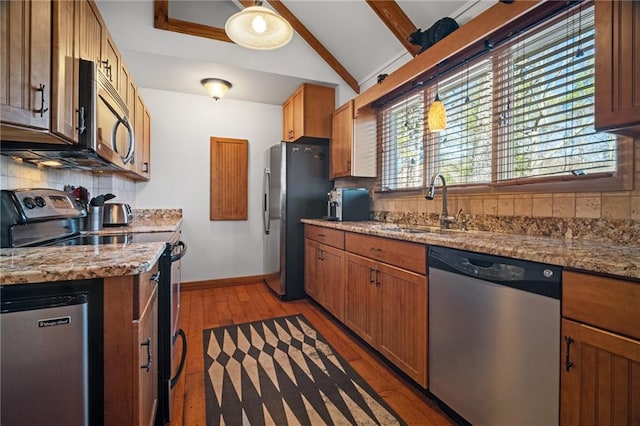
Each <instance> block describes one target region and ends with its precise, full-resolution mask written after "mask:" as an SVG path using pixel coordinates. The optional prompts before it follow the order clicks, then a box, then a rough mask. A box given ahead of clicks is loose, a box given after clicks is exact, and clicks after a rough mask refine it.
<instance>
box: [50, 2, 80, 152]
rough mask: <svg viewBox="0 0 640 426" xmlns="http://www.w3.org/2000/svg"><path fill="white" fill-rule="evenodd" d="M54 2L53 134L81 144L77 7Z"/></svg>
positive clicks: (75, 4)
mask: <svg viewBox="0 0 640 426" xmlns="http://www.w3.org/2000/svg"><path fill="white" fill-rule="evenodd" d="M77 5H78V3H76V2H72V1H54V2H53V60H52V66H51V86H52V87H51V90H52V92H51V131H52V132H53V133H55V134H57V135H60V136H62V137H64V138H65V139H67V140H69V141H71V142H76V143H77V142H78V133H77V130H76V127H77V123H78V120H77V119H78V114H79V112H78V79H79V74H78V55H77V52H76V46H77V42H76V37H77V35H78V34H77V32H76V25H75V23H76V21H75V18H76V6H77Z"/></svg>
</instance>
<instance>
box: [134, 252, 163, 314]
mask: <svg viewBox="0 0 640 426" xmlns="http://www.w3.org/2000/svg"><path fill="white" fill-rule="evenodd" d="M156 274H158V264H157V263H156V265H155V266H154V267H153V269H151V270H150V271H149V272H145V273H143V274H140V275H138V278H137V279H138V283H137V284H138V285H136V286H135V287H134V288H135V290H134V291H135V292H137V294H135V293H134V297H133V318H134V319H139V318H140V315H141V314H142V311H143V310H144V307H145V306H146V305H147V303H148V302H149V298H150V297H151V295H152V294H153V290H154V288H155V287H156V285H157V284H158V277H159V275H156Z"/></svg>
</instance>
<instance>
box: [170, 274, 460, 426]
mask: <svg viewBox="0 0 640 426" xmlns="http://www.w3.org/2000/svg"><path fill="white" fill-rule="evenodd" d="M298 313H301V314H302V315H304V316H305V318H307V320H308V321H309V322H310V323H311V324H312V325H313V327H314V328H315V329H316V330H318V332H319V333H320V334H321V335H322V336H323V337H324V338H325V339H326V340H327V341H328V342H329V344H330V345H331V346H332V347H333V348H334V349H335V350H336V352H337V353H339V354H340V356H342V358H344V359H345V360H346V361H347V362H349V364H350V365H351V366H352V368H353V369H354V370H355V371H356V372H358V374H360V376H362V378H363V379H364V380H365V381H366V382H367V383H369V385H370V386H371V387H372V388H373V389H374V390H375V391H376V392H378V394H379V395H380V397H381V398H383V399H384V400H385V401H386V402H387V403H388V404H389V405H390V406H391V407H392V408H393V409H394V410H395V411H396V412H397V413H398V415H400V416H401V417H402V418H403V419H404V420H405V421H406V422H407V423H408V424H410V425H436V426H450V425H453V424H454V423H453V422H452V421H451V420H450V419H449V418H448V417H447V416H446V415H445V414H444V413H443V412H442V411H441V410H440V409H439V408H438V407H437V405H436V404H435V402H434V401H432V400H431V399H430V398H429V397H428V396H427V395H426V394H425V393H424V392H423V391H422V390H420V389H419V388H418V386H416V385H415V384H413V383H412V382H410V381H408V380H407V379H406V378H404V377H403V376H401V375H400V374H398V373H397V372H396V371H394V370H393V369H392V368H391V367H390V366H389V365H388V364H386V363H385V362H383V361H382V359H381V358H380V356H379V355H377V354H376V353H374V352H372V350H371V349H370V348H369V347H368V346H366V345H365V344H364V343H362V342H361V341H359V340H358V339H356V338H355V337H354V336H353V335H352V334H351V333H350V332H348V331H347V330H346V328H344V326H342V325H341V324H340V323H339V322H338V321H337V320H336V319H335V318H334V317H332V316H331V315H330V314H328V313H327V312H326V311H325V310H324V309H322V308H321V307H319V306H318V305H317V304H316V303H315V302H312V301H310V300H308V299H302V300H295V301H282V300H281V299H279V298H278V297H277V296H276V295H275V293H274V292H273V291H271V290H270V289H269V288H268V287H267V286H266V285H265V284H263V283H256V284H246V285H239V286H230V287H219V288H210V289H202V290H188V291H184V292H183V293H182V312H181V319H180V324H181V327H182V328H183V329H184V330H185V331H186V333H187V341H188V348H189V351H188V355H187V365H186V366H185V372H184V373H183V377H181V379H180V380H179V381H178V384H177V385H176V387H175V388H174V389H173V393H172V410H173V411H172V416H171V417H172V421H171V426H175V425H178V426H200V425H204V424H205V421H206V412H205V399H204V375H205V374H207V372H205V371H204V349H203V337H202V335H203V330H204V329H208V328H213V327H219V326H223V325H229V324H239V323H243V322H249V321H257V320H263V319H269V318H275V317H281V316H286V315H293V314H298Z"/></svg>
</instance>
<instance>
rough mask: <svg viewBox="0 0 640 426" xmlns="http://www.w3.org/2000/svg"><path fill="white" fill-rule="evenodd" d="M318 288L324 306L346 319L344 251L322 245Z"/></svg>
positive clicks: (338, 316) (339, 317)
mask: <svg viewBox="0 0 640 426" xmlns="http://www.w3.org/2000/svg"><path fill="white" fill-rule="evenodd" d="M321 250H322V252H321V253H320V266H319V273H318V276H319V279H318V288H319V292H320V294H321V295H322V299H323V300H324V305H323V306H324V307H325V308H327V310H328V311H329V312H331V313H332V314H333V315H335V316H336V318H338V319H339V320H341V321H343V320H344V282H345V275H344V252H343V251H342V250H338V249H336V248H333V247H330V246H326V245H321Z"/></svg>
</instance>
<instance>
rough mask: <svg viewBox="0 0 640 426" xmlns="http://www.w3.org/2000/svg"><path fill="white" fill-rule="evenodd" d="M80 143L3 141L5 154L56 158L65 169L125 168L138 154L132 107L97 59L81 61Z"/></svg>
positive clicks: (33, 159)
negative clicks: (124, 99) (100, 67)
mask: <svg viewBox="0 0 640 426" xmlns="http://www.w3.org/2000/svg"><path fill="white" fill-rule="evenodd" d="M78 69H79V78H78V81H79V87H78V109H77V111H76V112H77V114H78V117H77V128H76V130H77V132H78V143H75V144H63V143H36V142H35V141H34V142H25V141H11V140H3V141H2V145H1V146H0V149H1V151H2V154H5V155H11V156H14V157H20V158H23V159H25V160H26V161H30V162H34V163H41V162H43V161H44V160H55V161H57V162H58V163H59V164H60V167H63V168H74V169H85V170H122V169H125V168H126V167H127V164H129V163H132V162H133V159H134V155H135V138H134V130H133V126H132V124H131V120H130V115H129V109H128V108H127V106H126V104H125V103H124V101H123V100H122V98H121V97H120V94H119V93H118V91H117V90H116V88H115V87H113V84H111V81H110V80H109V78H108V77H107V76H106V75H104V74H103V73H102V72H101V71H100V70H99V69H98V67H97V66H96V64H95V63H94V62H90V61H85V60H80V61H79V66H78Z"/></svg>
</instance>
